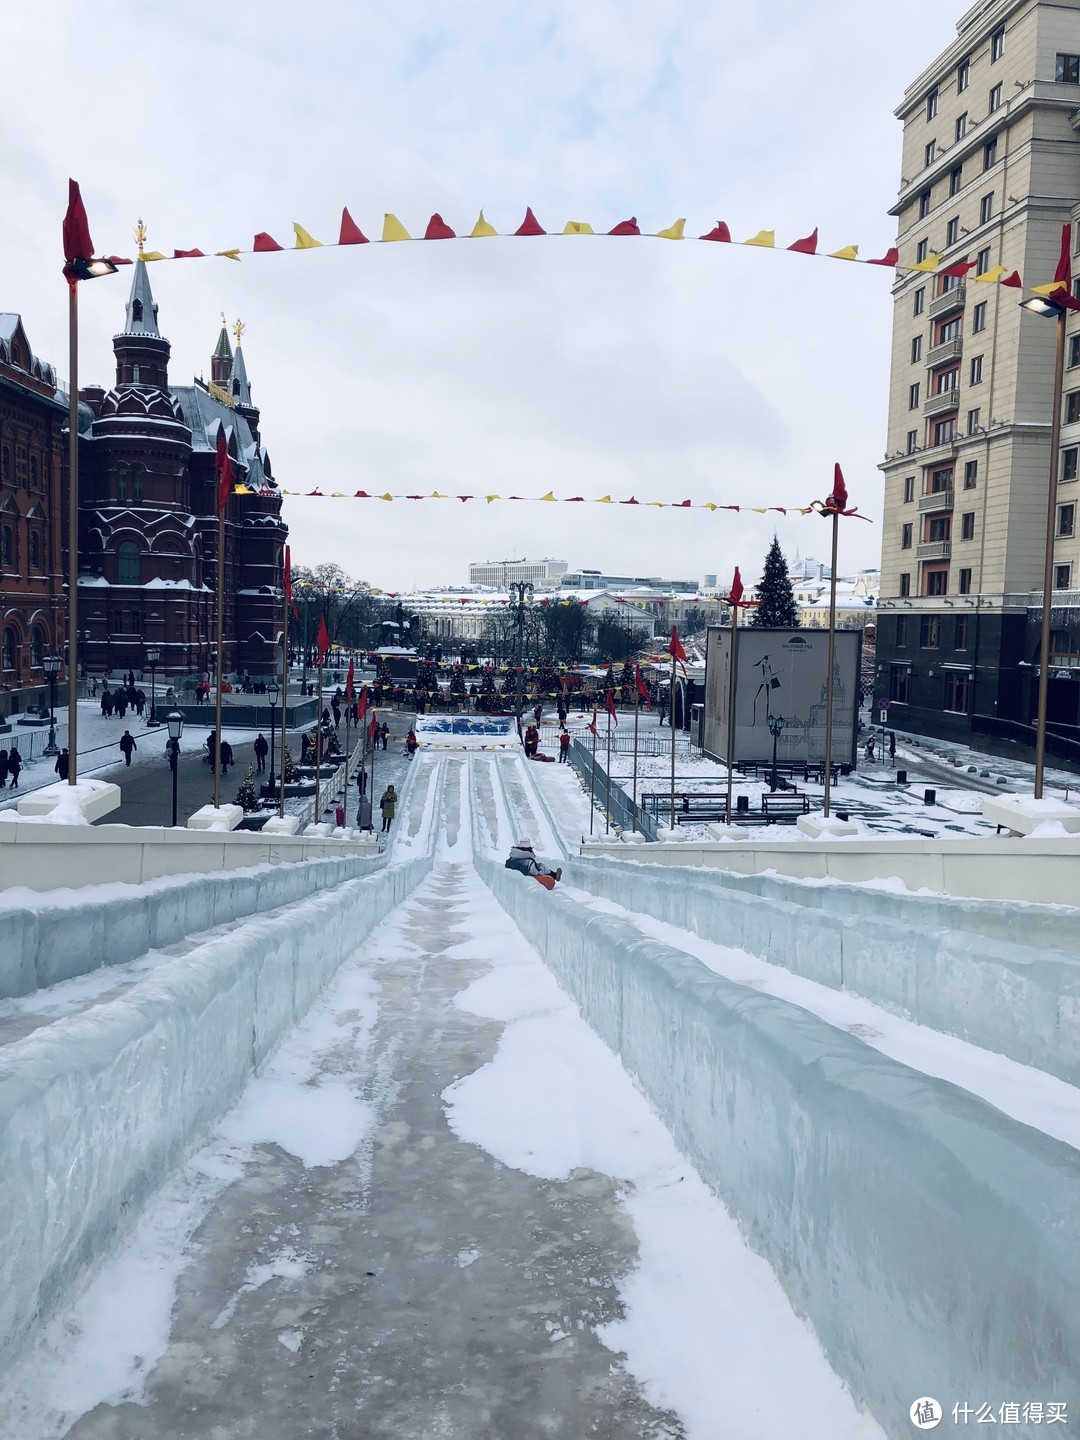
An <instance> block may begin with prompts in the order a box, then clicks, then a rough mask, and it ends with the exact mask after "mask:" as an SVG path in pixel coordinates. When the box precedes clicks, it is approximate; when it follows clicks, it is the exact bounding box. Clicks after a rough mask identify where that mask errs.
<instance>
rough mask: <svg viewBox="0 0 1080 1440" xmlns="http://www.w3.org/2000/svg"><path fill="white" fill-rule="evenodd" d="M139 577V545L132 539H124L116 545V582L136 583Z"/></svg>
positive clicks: (123, 583) (121, 583) (122, 583)
mask: <svg viewBox="0 0 1080 1440" xmlns="http://www.w3.org/2000/svg"><path fill="white" fill-rule="evenodd" d="M141 578H142V577H141V575H140V565H139V547H138V545H136V544H135V542H134V541H133V540H124V541H122V542H121V543H120V544H119V545H118V546H117V547H116V583H117V584H118V585H138V584H139V583H140V580H141Z"/></svg>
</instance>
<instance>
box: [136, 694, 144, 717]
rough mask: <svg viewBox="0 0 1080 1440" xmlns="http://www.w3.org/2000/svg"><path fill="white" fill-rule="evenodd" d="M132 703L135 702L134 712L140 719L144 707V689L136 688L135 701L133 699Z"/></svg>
mask: <svg viewBox="0 0 1080 1440" xmlns="http://www.w3.org/2000/svg"><path fill="white" fill-rule="evenodd" d="M134 704H135V714H136V715H138V717H139V719H140V720H141V719H142V717H143V711H144V710H145V709H146V691H145V690H136V691H135V701H134Z"/></svg>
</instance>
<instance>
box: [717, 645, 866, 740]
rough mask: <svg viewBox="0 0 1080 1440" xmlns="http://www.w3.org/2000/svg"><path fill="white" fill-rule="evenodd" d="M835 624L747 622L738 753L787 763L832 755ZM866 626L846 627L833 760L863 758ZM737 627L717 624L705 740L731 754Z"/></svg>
mask: <svg viewBox="0 0 1080 1440" xmlns="http://www.w3.org/2000/svg"><path fill="white" fill-rule="evenodd" d="M828 646H829V634H828V631H827V630H765V629H761V630H757V629H754V628H753V627H752V626H740V627H739V640H738V649H737V658H736V675H735V759H736V760H740V761H745V762H751V761H758V762H761V761H771V760H772V758H773V744H774V742H775V745H776V758H777V760H778V761H780V762H782V763H786V764H792V765H801V764H805V763H807V762H821V761H822V760H824V758H825V678H826V667H827V665H828ZM861 648H862V632H861V631H859V630H838V631H837V632H836V653H835V660H834V666H833V686H834V689H833V732H832V759H833V761H834V762H837V763H841V764H849V763H850V764H854V763H855V747H856V744H857V743H858V734H857V732H858V715H859V661H860V651H861ZM730 683H731V630H730V629H727V628H726V627H722V626H719V625H710V626H709V632H708V642H707V647H706V670H705V744H704V749H705V753H706V754H707V755H711V756H712V757H713V758H714V759H716V760H724V759H725V758H726V756H727V744H728V698H729V694H730V691H729V688H728V687H729V685H730Z"/></svg>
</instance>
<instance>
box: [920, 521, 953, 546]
mask: <svg viewBox="0 0 1080 1440" xmlns="http://www.w3.org/2000/svg"><path fill="white" fill-rule="evenodd" d="M926 538H927V540H928V541H929V542H930V543H931V544H934V545H942V544H945V543H947V542H948V541H949V540H951V539H952V516H951V515H935V516H933V517H932V518H931V519H930V520H928V521H927V522H926Z"/></svg>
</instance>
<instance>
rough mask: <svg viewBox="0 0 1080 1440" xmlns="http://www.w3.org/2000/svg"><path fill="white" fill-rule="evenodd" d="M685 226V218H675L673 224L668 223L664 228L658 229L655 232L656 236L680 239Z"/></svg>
mask: <svg viewBox="0 0 1080 1440" xmlns="http://www.w3.org/2000/svg"><path fill="white" fill-rule="evenodd" d="M685 228H686V221H685V220H676V221H675V224H674V225H669V226H668V227H667V229H666V230H658V231H657V232H656V234H657V238H658V239H660V240H681V239H682V238H683V230H684V229H685Z"/></svg>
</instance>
